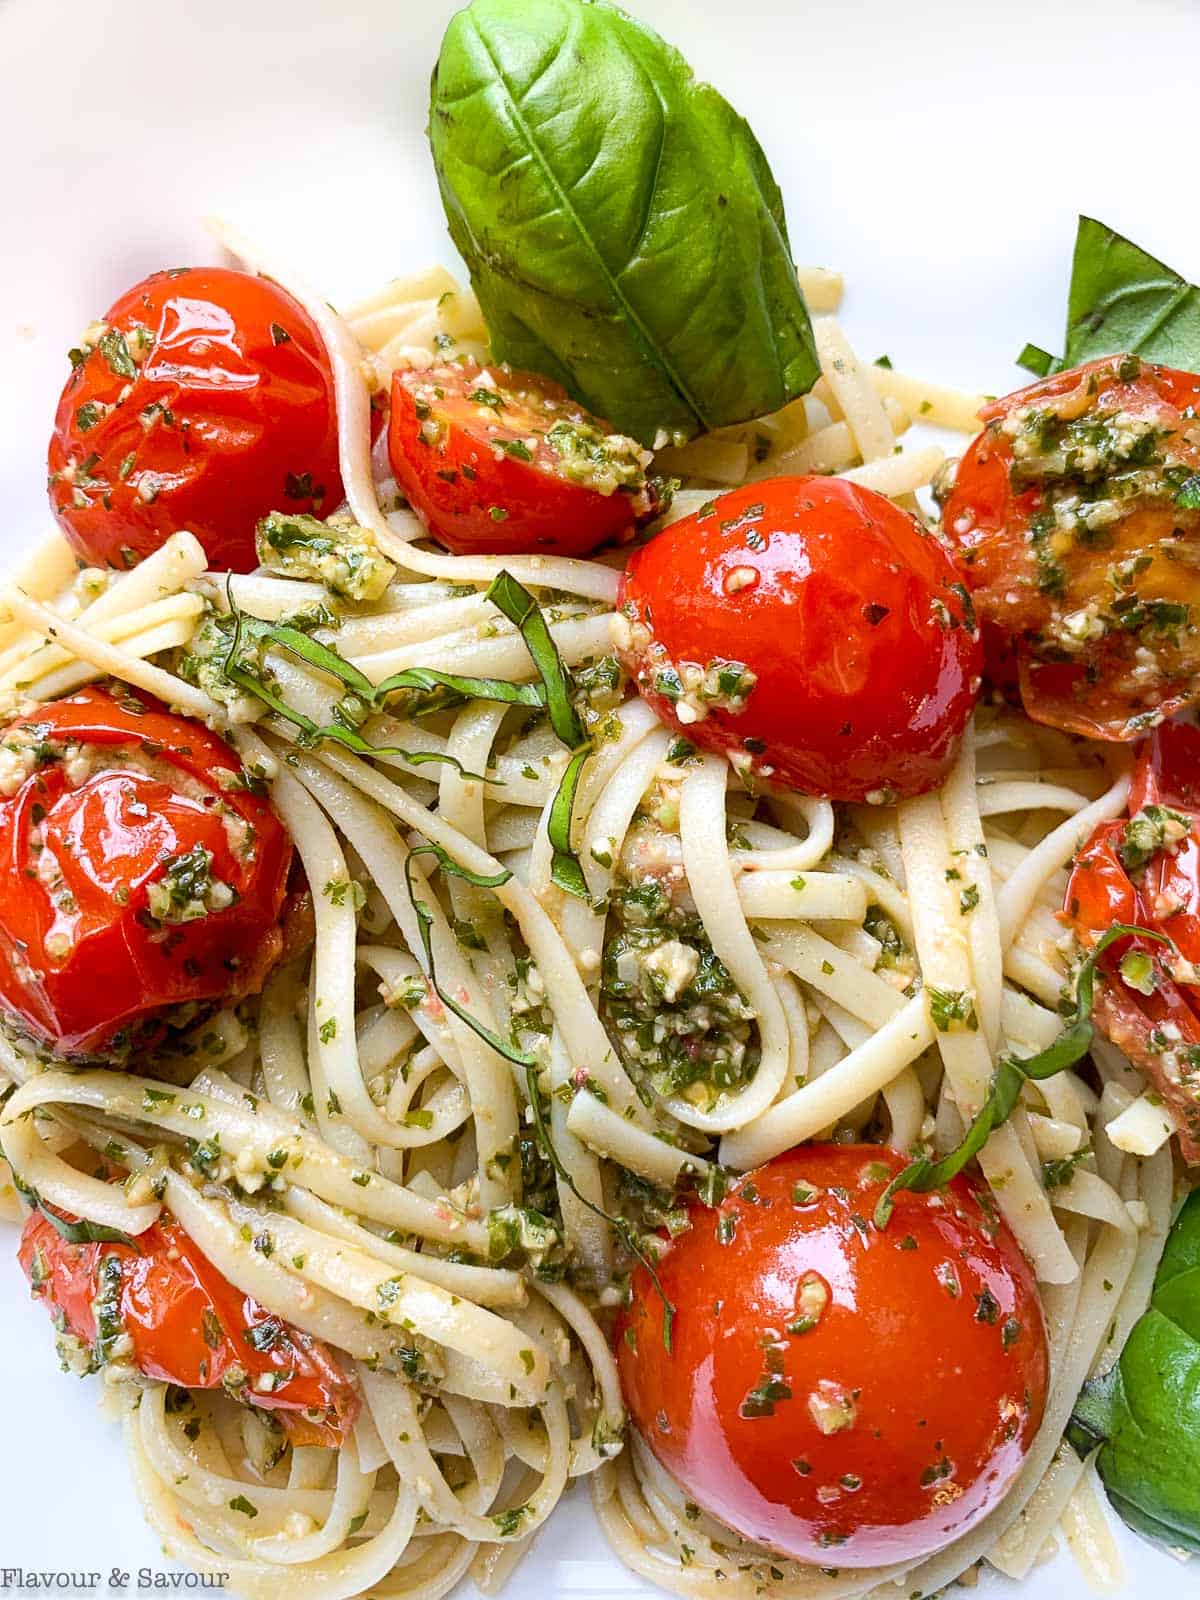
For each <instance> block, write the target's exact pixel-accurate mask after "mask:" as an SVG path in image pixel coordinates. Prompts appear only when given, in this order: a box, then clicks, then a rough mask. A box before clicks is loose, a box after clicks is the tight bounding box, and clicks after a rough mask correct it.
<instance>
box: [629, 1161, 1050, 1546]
mask: <svg viewBox="0 0 1200 1600" xmlns="http://www.w3.org/2000/svg"><path fill="white" fill-rule="evenodd" d="M903 1165H904V1162H903V1161H902V1159H901V1158H900V1157H899V1156H898V1155H896V1154H895V1153H894V1152H892V1151H890V1150H887V1149H884V1148H880V1147H877V1146H871V1145H849V1146H847V1145H807V1146H803V1147H801V1148H799V1149H796V1150H793V1151H790V1152H788V1153H787V1154H786V1155H783V1156H780V1157H778V1158H777V1159H776V1160H774V1161H772V1162H770V1163H769V1164H768V1165H767V1166H765V1167H762V1168H760V1169H758V1170H757V1171H755V1172H751V1173H748V1174H747V1175H746V1176H745V1177H744V1178H742V1179H741V1180H739V1182H738V1183H736V1184H735V1185H734V1186H733V1187H732V1189H731V1191H730V1193H729V1195H728V1196H727V1197H726V1199H725V1200H724V1201H723V1202H722V1204H721V1205H720V1207H719V1208H717V1209H716V1210H715V1211H714V1210H711V1209H707V1208H705V1207H702V1206H700V1205H698V1204H697V1205H696V1206H694V1208H693V1210H692V1213H691V1222H692V1226H691V1228H690V1230H688V1231H687V1232H685V1233H683V1234H681V1235H679V1236H678V1237H677V1238H675V1239H673V1240H672V1241H671V1242H670V1243H669V1245H668V1246H667V1248H666V1253H665V1255H664V1257H663V1258H662V1260H661V1261H660V1263H659V1266H658V1273H659V1277H660V1279H661V1281H662V1286H663V1290H664V1292H665V1294H666V1295H667V1297H668V1298H669V1299H670V1300H671V1301H672V1302H673V1303H674V1305H675V1307H676V1314H675V1319H674V1329H673V1338H672V1348H671V1350H670V1351H669V1352H668V1351H667V1350H666V1348H665V1347H664V1344H663V1339H662V1321H663V1308H662V1304H661V1302H660V1300H659V1299H658V1297H657V1296H656V1294H655V1291H654V1289H653V1286H652V1285H651V1284H650V1282H649V1280H648V1277H647V1274H646V1272H645V1270H644V1269H639V1271H638V1272H637V1273H636V1274H635V1277H634V1281H633V1292H632V1301H631V1304H630V1305H629V1307H628V1308H627V1309H626V1310H624V1311H623V1312H622V1313H621V1316H620V1320H619V1324H618V1327H617V1330H616V1350H617V1359H618V1363H619V1366H620V1372H621V1381H622V1385H623V1387H624V1391H625V1398H626V1402H627V1404H628V1406H629V1410H630V1414H631V1417H632V1419H633V1422H634V1425H635V1426H636V1427H637V1429H638V1431H639V1433H640V1434H641V1436H642V1438H643V1439H644V1440H645V1442H646V1444H647V1445H648V1447H649V1448H650V1450H652V1451H653V1453H654V1454H655V1455H656V1456H657V1457H658V1459H659V1460H660V1461H661V1462H662V1464H663V1465H664V1466H665V1467H666V1468H667V1470H668V1471H669V1472H670V1473H672V1474H673V1476H674V1477H675V1478H676V1479H677V1480H678V1482H679V1483H680V1485H681V1486H682V1488H683V1490H684V1493H685V1494H686V1495H687V1496H688V1497H689V1498H690V1499H691V1500H694V1501H695V1502H696V1504H697V1505H699V1506H701V1507H702V1508H703V1509H704V1510H706V1511H708V1512H710V1513H711V1514H712V1515H713V1516H715V1517H717V1518H719V1519H720V1520H721V1521H722V1522H724V1523H726V1524H727V1525H728V1526H730V1527H732V1528H734V1529H736V1530H737V1531H738V1532H739V1533H741V1534H743V1535H744V1536H745V1537H746V1538H749V1539H753V1540H756V1541H757V1542H759V1543H762V1544H765V1545H766V1546H768V1547H769V1548H770V1549H772V1550H775V1551H778V1552H779V1553H780V1554H782V1555H786V1556H791V1557H794V1558H795V1559H797V1560H800V1561H804V1562H811V1563H814V1564H816V1565H819V1566H825V1567H829V1566H837V1567H850V1568H858V1567H867V1566H875V1565H877V1564H885V1563H889V1562H893V1561H915V1560H919V1559H920V1558H922V1557H924V1556H927V1555H930V1554H932V1553H933V1552H935V1551H937V1550H939V1549H941V1548H942V1547H943V1546H944V1545H946V1544H948V1543H949V1542H950V1541H951V1540H953V1539H955V1538H957V1537H959V1536H960V1535H961V1534H963V1533H965V1532H966V1531H968V1530H969V1529H970V1528H972V1527H974V1526H975V1524H976V1523H978V1521H979V1520H980V1519H981V1518H982V1517H983V1516H985V1515H986V1514H987V1512H988V1511H989V1510H990V1509H991V1508H992V1507H993V1506H994V1505H995V1504H996V1503H997V1501H998V1500H999V1499H1000V1498H1001V1496H1002V1495H1003V1494H1004V1492H1005V1490H1006V1489H1007V1488H1008V1486H1009V1485H1010V1484H1011V1483H1012V1481H1013V1479H1014V1477H1015V1476H1016V1474H1017V1471H1018V1470H1019V1468H1020V1466H1021V1462H1022V1461H1023V1459H1024V1457H1025V1454H1026V1452H1027V1451H1028V1449H1029V1446H1030V1444H1031V1442H1032V1440H1033V1438H1034V1435H1035V1434H1036V1432H1037V1429H1038V1426H1039V1424H1040V1422H1041V1418H1042V1412H1043V1409H1044V1405H1045V1395H1046V1382H1047V1345H1046V1334H1045V1327H1044V1322H1043V1317H1042V1311H1041V1304H1040V1301H1039V1299H1038V1294H1037V1287H1036V1284H1035V1282H1034V1277H1033V1272H1032V1269H1031V1268H1030V1267H1029V1265H1028V1263H1027V1262H1026V1261H1025V1258H1024V1257H1023V1255H1022V1254H1021V1252H1020V1249H1019V1248H1018V1246H1017V1244H1016V1241H1015V1240H1014V1239H1013V1237H1012V1235H1011V1234H1010V1233H1009V1231H1008V1229H1007V1227H1006V1226H1005V1225H1004V1224H1003V1223H1002V1222H1000V1221H999V1220H998V1219H997V1217H996V1214H995V1211H994V1209H993V1206H992V1204H991V1200H990V1196H989V1195H988V1194H986V1193H985V1192H983V1191H982V1189H981V1188H980V1187H979V1186H978V1185H976V1184H975V1183H974V1182H973V1181H969V1180H967V1179H966V1178H957V1179H955V1181H954V1182H953V1183H952V1184H951V1185H950V1186H949V1187H948V1188H947V1189H945V1190H943V1191H940V1192H938V1193H935V1194H931V1195H917V1194H912V1193H901V1194H900V1195H898V1196H897V1202H896V1209H895V1212H894V1214H893V1216H892V1218H891V1221H890V1222H889V1224H888V1226H887V1228H886V1229H884V1230H883V1231H882V1232H880V1231H878V1230H877V1229H876V1228H875V1227H874V1225H873V1223H872V1220H871V1218H872V1215H873V1212H874V1209H875V1205H876V1202H877V1201H878V1199H879V1197H880V1195H881V1193H882V1192H883V1189H884V1187H885V1185H886V1184H887V1183H888V1181H889V1180H890V1178H891V1177H892V1176H893V1174H894V1173H896V1172H897V1171H899V1170H900V1169H901V1168H902V1167H903Z"/></svg>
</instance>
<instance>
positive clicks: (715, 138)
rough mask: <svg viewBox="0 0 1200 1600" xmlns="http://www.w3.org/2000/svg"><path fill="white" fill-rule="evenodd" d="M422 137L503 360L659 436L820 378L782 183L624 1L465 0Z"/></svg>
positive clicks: (700, 425)
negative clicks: (623, 7)
mask: <svg viewBox="0 0 1200 1600" xmlns="http://www.w3.org/2000/svg"><path fill="white" fill-rule="evenodd" d="M429 138H430V144H431V146H432V150H433V159H434V165H435V167H436V169H437V177H438V185H439V188H440V190H441V195H442V201H443V204H444V206H445V210H446V217H447V220H448V222H449V226H450V233H451V236H452V237H453V239H454V242H455V244H456V245H457V246H458V249H459V251H460V253H461V254H462V256H463V258H464V260H465V261H466V263H467V266H468V267H469V269H470V273H471V281H472V284H473V285H474V288H475V292H476V293H477V294H478V296H479V302H480V305H481V306H482V308H483V313H484V317H485V319H486V321H487V325H488V329H489V331H490V333H491V338H492V347H493V349H494V351H495V353H496V356H497V357H498V358H499V359H500V360H502V361H511V362H512V363H513V365H514V366H517V367H524V368H529V369H531V370H532V371H534V372H541V373H544V374H545V375H546V376H547V377H550V378H554V379H557V380H558V382H560V383H562V384H564V385H565V386H566V387H567V389H569V390H570V391H571V393H572V394H573V395H574V396H575V397H576V398H577V399H578V400H581V401H582V402H583V403H584V404H585V405H587V406H589V407H591V409H592V410H593V411H596V412H598V413H599V414H600V415H602V416H605V417H607V418H609V419H610V420H611V422H612V423H613V425H614V426H615V427H616V428H617V429H619V430H620V431H621V432H624V433H629V434H633V435H634V436H635V437H637V438H639V439H641V440H643V441H644V442H645V443H647V444H649V443H651V442H652V441H653V439H654V438H655V435H656V434H657V433H658V430H659V429H660V428H666V429H668V430H669V431H671V432H673V433H679V434H683V435H686V436H690V435H692V434H695V433H698V432H700V431H702V430H704V429H708V428H714V427H720V426H722V425H724V424H727V423H734V422H742V421H745V420H746V419H747V418H749V417H756V416H761V415H762V414H763V413H764V412H767V411H773V410H775V409H776V408H778V407H779V406H781V405H783V404H784V403H785V402H786V401H788V400H791V399H794V398H795V397H796V396H797V395H800V394H804V393H806V392H807V391H808V390H809V389H810V388H811V387H812V385H813V383H814V382H815V381H816V379H817V376H818V374H819V368H818V364H817V359H816V353H815V349H814V346H813V339H812V329H811V327H810V325H809V320H808V314H807V312H806V310H805V307H804V300H803V297H802V296H801V293H800V289H799V286H798V284H797V281H796V272H795V267H794V266H793V263H792V256H791V249H790V246H789V244H788V236H787V225H786V222H785V219H784V214H783V202H782V199H781V197H780V193H779V188H778V185H777V184H776V183H775V180H774V178H773V177H772V175H771V171H770V168H769V167H768V165H767V160H766V157H765V156H764V154H763V152H762V149H761V147H760V146H759V144H758V141H757V140H756V139H755V137H754V135H753V133H752V132H751V130H750V128H749V126H748V124H747V123H746V122H745V120H744V119H743V118H742V117H740V116H739V115H738V114H737V113H736V112H735V111H734V110H733V109H732V107H731V106H730V105H729V104H728V103H727V102H726V101H725V100H724V99H722V97H721V96H720V95H719V94H718V93H717V91H716V90H715V89H713V88H711V87H710V86H709V85H707V84H703V83H697V82H696V81H695V79H694V78H693V76H692V73H691V69H690V68H689V67H688V65H687V63H686V62H685V61H684V59H683V57H682V56H681V55H680V54H679V53H678V51H676V50H673V49H672V48H671V47H670V46H669V45H668V44H666V43H665V42H664V41H663V40H662V39H660V38H659V37H658V35H657V34H655V33H653V32H652V31H651V30H650V29H649V28H648V27H646V26H645V25H644V24H643V23H640V22H638V21H636V20H635V19H634V18H632V17H628V16H626V15H625V14H624V12H622V11H619V10H617V8H616V7H615V6H611V5H607V4H603V3H585V0H474V4H472V5H470V6H468V7H467V9H466V10H464V11H460V12H459V13H458V14H457V16H455V17H454V18H453V19H452V20H451V23H450V25H449V27H448V28H447V30H446V35H445V38H444V39H443V41H442V49H441V54H440V56H439V58H438V63H437V69H436V71H435V73H434V76H433V86H432V98H431V105H430V116H429Z"/></svg>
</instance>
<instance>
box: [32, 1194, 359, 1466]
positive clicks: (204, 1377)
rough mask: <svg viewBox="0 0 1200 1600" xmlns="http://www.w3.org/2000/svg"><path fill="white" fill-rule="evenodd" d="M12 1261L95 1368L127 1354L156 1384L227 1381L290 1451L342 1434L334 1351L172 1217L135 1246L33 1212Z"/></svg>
mask: <svg viewBox="0 0 1200 1600" xmlns="http://www.w3.org/2000/svg"><path fill="white" fill-rule="evenodd" d="M18 1259H19V1260H20V1263H21V1266H22V1268H23V1269H24V1271H25V1275H26V1277H27V1278H29V1280H30V1283H31V1286H32V1289H33V1294H34V1296H35V1298H37V1299H39V1300H42V1301H43V1302H44V1303H45V1305H46V1306H47V1308H48V1309H49V1311H50V1312H51V1314H52V1315H53V1316H54V1317H55V1319H56V1321H57V1322H58V1323H59V1324H60V1327H61V1331H62V1332H64V1333H68V1334H70V1335H72V1337H73V1338H75V1339H78V1340H79V1341H80V1342H81V1343H82V1344H84V1345H86V1346H88V1348H89V1350H90V1352H91V1357H90V1359H91V1361H92V1362H93V1363H94V1364H95V1365H96V1366H103V1365H104V1364H105V1362H107V1361H108V1360H111V1359H114V1358H116V1357H118V1356H124V1357H126V1358H127V1359H128V1360H129V1361H130V1363H131V1364H132V1365H133V1366H134V1367H135V1368H136V1369H137V1370H138V1371H139V1372H142V1373H145V1375H146V1376H147V1377H148V1378H155V1379H157V1380H158V1381H159V1382H160V1383H174V1384H178V1385H179V1386H180V1387H181V1388H184V1389H219V1388H222V1387H225V1386H226V1385H228V1390H227V1392H229V1393H232V1394H234V1395H238V1396H240V1397H241V1398H242V1399H243V1400H244V1401H245V1402H246V1403H247V1404H248V1405H252V1406H258V1407H261V1408H262V1409H264V1410H267V1411H272V1412H274V1413H275V1415H276V1416H277V1417H278V1419H279V1421H280V1422H282V1423H283V1425H284V1426H285V1428H286V1429H287V1431H288V1434H289V1436H290V1438H291V1442H292V1443H293V1444H318V1445H335V1446H336V1445H339V1444H341V1443H342V1442H343V1440H344V1439H345V1437H346V1435H347V1434H348V1433H349V1431H350V1428H351V1426H352V1425H353V1423H354V1419H355V1416H356V1415H357V1413H358V1409H359V1401H358V1396H357V1395H356V1394H355V1391H354V1388H353V1386H352V1385H351V1383H350V1381H349V1379H348V1378H347V1377H346V1374H345V1373H344V1372H343V1370H342V1368H341V1365H340V1364H339V1362H338V1359H337V1357H336V1356H335V1355H334V1353H333V1352H332V1351H331V1350H330V1349H329V1348H328V1347H327V1346H325V1345H323V1344H321V1343H320V1342H319V1341H318V1340H316V1339H312V1338H310V1337H309V1336H308V1335H307V1334H305V1333H302V1332H300V1330H299V1329H296V1328H292V1327H290V1326H289V1325H288V1324H287V1323H285V1322H282V1321H281V1320H280V1319H279V1318H278V1317H275V1316H272V1315H271V1314H270V1313H269V1312H268V1311H267V1310H266V1308H265V1307H263V1306H261V1305H260V1304H259V1303H258V1301H256V1300H254V1299H252V1298H251V1297H250V1296H249V1295H243V1294H241V1293H240V1292H239V1291H238V1290H237V1289H236V1288H235V1287H234V1286H233V1284H231V1283H230V1282H229V1281H228V1279H226V1278H224V1277H223V1276H222V1275H221V1273H219V1272H218V1271H217V1269H216V1267H214V1266H213V1264H212V1262H211V1261H209V1260H208V1259H207V1257H205V1256H204V1255H202V1254H201V1253H200V1251H199V1249H198V1248H197V1247H196V1245H195V1244H194V1243H193V1242H192V1240H191V1239H190V1238H189V1237H188V1235H187V1234H186V1233H185V1232H184V1231H183V1229H182V1228H181V1227H180V1225H179V1224H178V1222H176V1221H175V1219H174V1218H173V1217H171V1216H168V1215H167V1214H165V1213H164V1214H163V1216H162V1217H161V1218H160V1219H159V1221H158V1222H156V1223H154V1224H153V1225H152V1226H151V1227H149V1228H147V1230H146V1231H145V1233H141V1234H139V1235H138V1237H137V1241H136V1246H129V1245H124V1244H118V1243H113V1242H109V1241H106V1242H104V1243H98V1244H97V1243H83V1244H75V1243H72V1242H71V1241H70V1240H68V1239H65V1238H64V1237H63V1235H62V1234H61V1233H60V1232H59V1231H58V1229H57V1228H55V1226H54V1224H53V1223H52V1222H50V1221H49V1219H48V1218H47V1217H45V1216H44V1215H43V1214H42V1213H41V1212H40V1211H35V1212H33V1213H32V1214H31V1215H30V1216H29V1218H28V1219H27V1221H26V1223H25V1227H24V1229H23V1230H22V1233H21V1243H20V1247H19V1249H18ZM106 1291H107V1293H106ZM98 1311H99V1315H98ZM101 1322H103V1324H104V1326H103V1327H102V1326H100V1324H101ZM118 1341H119V1342H118Z"/></svg>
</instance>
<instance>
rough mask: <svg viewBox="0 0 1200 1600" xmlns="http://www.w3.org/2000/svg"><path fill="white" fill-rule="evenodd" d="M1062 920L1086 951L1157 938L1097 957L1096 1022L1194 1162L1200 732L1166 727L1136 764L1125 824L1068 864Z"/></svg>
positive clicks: (1199, 1006)
mask: <svg viewBox="0 0 1200 1600" xmlns="http://www.w3.org/2000/svg"><path fill="white" fill-rule="evenodd" d="M1063 905H1064V910H1063V915H1064V917H1065V919H1066V921H1068V922H1069V923H1070V924H1071V926H1072V927H1073V928H1074V930H1075V932H1076V934H1077V935H1078V937H1079V941H1080V943H1081V945H1082V946H1083V947H1084V948H1085V949H1089V948H1091V947H1092V946H1093V945H1094V944H1095V943H1096V941H1097V940H1098V939H1099V938H1101V936H1102V935H1103V934H1105V933H1106V932H1107V931H1108V929H1109V928H1111V927H1112V926H1113V925H1114V923H1122V924H1124V925H1125V926H1126V927H1136V928H1144V929H1146V930H1147V931H1148V932H1149V933H1150V934H1151V935H1152V936H1153V935H1155V934H1157V935H1159V936H1160V937H1159V938H1157V939H1156V938H1154V937H1149V938H1146V937H1138V936H1133V937H1130V938H1128V939H1118V940H1116V941H1115V942H1114V943H1113V944H1111V945H1110V946H1109V947H1108V949H1107V950H1105V951H1104V953H1103V954H1102V955H1101V956H1100V959H1099V963H1098V971H1097V981H1096V992H1095V998H1094V1001H1093V1006H1092V1017H1093V1020H1094V1021H1095V1023H1096V1026H1097V1027H1098V1028H1099V1029H1100V1030H1101V1031H1102V1032H1103V1033H1105V1034H1106V1035H1107V1036H1108V1038H1110V1039H1111V1040H1112V1042H1113V1043H1114V1044H1115V1045H1116V1046H1117V1048H1118V1049H1119V1050H1121V1051H1122V1053H1123V1054H1124V1055H1125V1056H1126V1057H1127V1058H1128V1059H1129V1061H1130V1062H1132V1064H1133V1065H1134V1066H1135V1067H1136V1068H1137V1069H1138V1071H1139V1072H1141V1073H1142V1074H1143V1075H1144V1076H1145V1078H1146V1080H1147V1082H1148V1083H1149V1084H1150V1085H1151V1088H1152V1090H1153V1091H1154V1093H1156V1094H1157V1095H1158V1096H1159V1097H1160V1098H1161V1100H1162V1103H1163V1106H1164V1108H1165V1110H1166V1111H1167V1112H1168V1113H1169V1114H1170V1118H1171V1120H1172V1122H1173V1123H1174V1125H1175V1127H1176V1128H1177V1129H1178V1132H1179V1148H1180V1153H1181V1154H1182V1156H1183V1158H1184V1160H1185V1161H1188V1162H1191V1163H1193V1164H1200V729H1198V728H1196V727H1194V726H1192V725H1191V724H1189V723H1185V722H1164V723H1163V725H1162V726H1161V727H1160V728H1156V729H1155V730H1154V732H1153V734H1151V736H1150V738H1149V739H1147V740H1146V742H1145V744H1144V745H1143V746H1142V748H1141V750H1140V751H1139V754H1138V760H1137V765H1136V766H1135V768H1134V774H1133V783H1132V786H1131V788H1130V794H1129V805H1128V814H1127V815H1126V816H1124V817H1121V818H1118V819H1117V820H1116V821H1113V822H1103V823H1101V824H1100V826H1099V827H1098V828H1097V829H1096V830H1095V832H1094V833H1093V834H1092V836H1091V838H1090V839H1089V840H1088V841H1087V843H1086V844H1085V845H1084V846H1083V847H1082V849H1080V850H1079V851H1078V852H1077V853H1076V855H1075V857H1074V859H1073V861H1072V864H1071V876H1070V879H1069V880H1068V883H1067V891H1066V895H1065V897H1064V902H1063Z"/></svg>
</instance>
